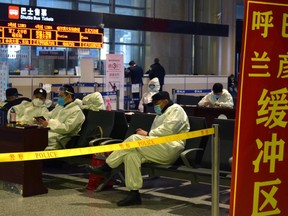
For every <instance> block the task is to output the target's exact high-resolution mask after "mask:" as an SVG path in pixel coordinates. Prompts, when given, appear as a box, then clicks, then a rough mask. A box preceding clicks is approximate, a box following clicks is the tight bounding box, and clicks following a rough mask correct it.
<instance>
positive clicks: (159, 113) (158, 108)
mask: <svg viewBox="0 0 288 216" xmlns="http://www.w3.org/2000/svg"><path fill="white" fill-rule="evenodd" d="M154 111H155V113H156V114H157V115H162V109H161V107H160V105H155V106H154Z"/></svg>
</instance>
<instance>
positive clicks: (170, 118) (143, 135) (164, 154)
mask: <svg viewBox="0 0 288 216" xmlns="http://www.w3.org/2000/svg"><path fill="white" fill-rule="evenodd" d="M152 103H153V105H154V109H155V112H156V114H157V116H156V117H155V119H154V122H153V124H152V126H151V129H150V131H144V130H143V129H141V128H139V129H137V130H136V134H133V135H131V136H130V137H128V138H127V139H126V140H125V141H124V142H132V141H137V140H145V139H150V138H155V137H162V136H168V135H172V134H179V133H184V132H188V131H189V129H190V125H189V121H188V117H187V114H186V112H185V111H184V110H183V108H182V107H181V106H180V105H178V104H173V102H172V101H171V100H170V96H169V93H168V92H165V91H163V92H158V93H157V94H155V95H153V96H152ZM184 146H185V140H177V141H173V142H167V143H163V144H159V145H152V146H145V147H140V148H132V149H126V150H120V151H114V152H112V153H111V154H110V155H109V156H108V157H107V159H106V163H105V164H104V165H101V166H96V167H93V166H90V165H89V166H87V169H88V170H89V171H90V172H92V173H95V174H104V176H109V173H111V170H112V169H113V168H117V167H118V166H120V165H121V164H122V163H124V168H125V184H126V187H127V188H128V189H129V190H130V192H129V195H128V196H127V197H126V198H125V199H123V200H120V201H119V202H117V205H118V206H129V205H137V204H141V202H142V201H141V196H140V193H139V191H138V190H139V189H140V188H141V187H142V185H143V179H142V175H141V164H142V163H157V164H173V163H174V162H175V161H176V160H177V158H178V157H179V155H180V153H181V152H182V151H183V150H184Z"/></svg>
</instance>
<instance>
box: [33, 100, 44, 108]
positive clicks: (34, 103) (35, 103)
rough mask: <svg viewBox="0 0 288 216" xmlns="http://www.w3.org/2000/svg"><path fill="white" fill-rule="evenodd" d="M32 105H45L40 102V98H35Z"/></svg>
mask: <svg viewBox="0 0 288 216" xmlns="http://www.w3.org/2000/svg"><path fill="white" fill-rule="evenodd" d="M32 104H33V105H34V106H37V107H39V106H42V105H43V104H44V102H43V101H42V100H40V99H39V98H34V99H33V100H32Z"/></svg>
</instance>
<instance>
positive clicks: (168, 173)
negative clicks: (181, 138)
mask: <svg viewBox="0 0 288 216" xmlns="http://www.w3.org/2000/svg"><path fill="white" fill-rule="evenodd" d="M84 113H85V115H86V120H85V122H84V124H83V126H82V130H81V131H80V133H79V136H77V137H75V138H73V139H72V141H71V142H70V143H68V146H67V147H68V148H76V147H87V146H89V145H99V144H102V145H103V144H105V145H108V144H113V143H120V142H122V141H123V140H124V139H125V138H127V137H129V136H130V135H132V134H134V133H135V131H136V129H137V128H143V129H144V130H149V129H150V127H151V125H152V123H153V120H154V118H155V114H147V113H135V114H133V115H131V118H130V122H129V126H128V122H127V120H126V116H125V113H124V112H122V111H106V110H102V111H84ZM189 122H190V127H191V128H190V131H195V130H201V129H205V128H207V126H206V125H207V124H206V120H205V117H196V116H189ZM213 123H214V124H218V125H219V136H220V157H219V158H220V181H221V184H224V185H228V186H229V184H230V178H231V165H230V164H229V159H230V158H231V157H232V151H233V137H234V120H233V119H215V120H214V122H213ZM97 126H100V127H101V128H102V130H103V137H102V138H101V139H99V138H98V137H96V136H97V135H98V134H97V130H96V133H95V134H93V132H94V131H95V128H97ZM211 145H212V143H211V137H210V136H202V137H198V138H193V139H189V140H187V141H186V146H185V151H184V152H183V153H182V154H181V157H180V158H179V159H178V160H177V161H176V162H175V163H174V164H173V165H159V164H144V165H143V168H142V171H143V174H149V175H150V176H163V177H172V178H178V179H184V180H189V181H191V182H199V181H202V182H203V181H204V182H211V175H212V170H211V166H212V160H211V151H212V148H211ZM88 159H89V160H91V156H90V155H89V157H88ZM99 159H105V158H103V157H102V158H101V157H100V158H99ZM118 171H120V172H121V170H118ZM118 171H117V172H118ZM117 172H115V174H117ZM108 181H109V180H108V179H107V182H108ZM107 182H104V183H103V184H102V185H100V186H99V188H98V189H97V190H98V191H99V190H102V188H103V187H105V185H106V183H107Z"/></svg>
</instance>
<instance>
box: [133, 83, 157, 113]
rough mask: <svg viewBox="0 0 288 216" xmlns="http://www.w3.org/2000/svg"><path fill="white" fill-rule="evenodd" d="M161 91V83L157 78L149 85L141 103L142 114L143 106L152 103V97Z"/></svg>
mask: <svg viewBox="0 0 288 216" xmlns="http://www.w3.org/2000/svg"><path fill="white" fill-rule="evenodd" d="M159 89H160V83H159V79H158V78H157V77H155V78H153V79H152V80H150V81H149V83H148V92H145V93H144V94H143V96H142V98H141V100H140V102H139V107H138V108H139V110H140V111H141V112H143V111H144V106H143V104H149V103H151V102H152V96H153V95H154V94H156V93H158V92H159Z"/></svg>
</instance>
